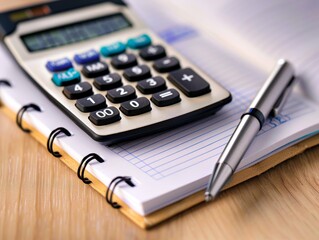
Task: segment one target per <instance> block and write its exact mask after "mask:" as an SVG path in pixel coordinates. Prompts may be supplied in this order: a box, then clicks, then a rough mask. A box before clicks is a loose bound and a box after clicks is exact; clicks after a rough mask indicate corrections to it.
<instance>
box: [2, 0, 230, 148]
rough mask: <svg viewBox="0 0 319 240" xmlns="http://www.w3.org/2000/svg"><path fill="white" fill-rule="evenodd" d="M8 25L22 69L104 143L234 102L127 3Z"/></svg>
mask: <svg viewBox="0 0 319 240" xmlns="http://www.w3.org/2000/svg"><path fill="white" fill-rule="evenodd" d="M0 21H1V26H2V29H1V30H0V31H1V38H2V39H3V41H4V43H5V45H6V46H7V48H8V49H9V51H10V52H11V53H12V56H13V57H14V59H15V60H16V61H17V63H18V64H19V65H20V66H21V67H22V69H23V70H24V71H25V72H26V73H27V74H28V76H29V77H30V79H32V80H33V81H34V82H35V83H36V84H37V86H39V87H40V89H41V90H43V92H44V93H45V94H46V95H47V96H48V97H49V98H50V99H51V100H52V101H53V102H54V103H55V104H56V105H57V106H58V107H59V108H61V109H62V110H63V111H64V113H65V114H67V115H68V116H69V117H70V118H71V119H72V120H73V121H74V122H75V123H76V124H77V125H78V126H80V127H81V128H82V129H83V130H84V131H85V132H87V133H88V134H89V135H90V136H91V137H92V138H93V139H95V140H97V141H101V142H105V143H107V144H112V143H116V142H121V141H126V140H130V139H135V138H137V137H141V136H144V135H147V134H152V133H157V132H159V131H163V130H166V129H170V128H173V127H177V126H181V125H183V124H186V123H189V122H191V121H195V120H197V119H201V118H203V117H206V116H208V115H211V114H213V113H215V112H216V111H218V110H219V109H221V108H222V107H223V106H224V105H225V104H227V103H229V102H230V101H231V94H230V93H229V92H228V91H227V90H226V89H224V88H223V87H222V86H221V85H220V84H219V83H218V82H217V81H216V80H214V79H212V78H211V77H209V76H208V75H207V74H205V73H204V72H203V71H202V70H200V68H199V67H197V66H195V65H194V64H192V63H191V62H190V61H188V60H187V59H186V58H185V57H183V56H182V55H181V54H179V53H178V52H177V51H175V50H174V49H173V48H172V47H171V46H169V45H168V44H167V43H165V42H164V41H163V40H161V39H160V38H159V37H158V36H157V35H156V34H154V33H153V32H152V31H151V30H150V29H149V28H147V27H146V26H145V25H144V24H143V23H142V22H141V21H140V20H139V19H138V18H137V17H136V16H135V15H134V13H133V12H132V10H130V9H129V7H128V6H126V5H125V4H124V3H123V2H122V1H117V0H114V1H97V0H91V1H87V0H86V1H54V2H50V3H45V4H40V5H34V6H32V7H29V8H25V9H19V10H15V11H11V12H6V13H3V14H1V16H0ZM57 121H59V119H57Z"/></svg>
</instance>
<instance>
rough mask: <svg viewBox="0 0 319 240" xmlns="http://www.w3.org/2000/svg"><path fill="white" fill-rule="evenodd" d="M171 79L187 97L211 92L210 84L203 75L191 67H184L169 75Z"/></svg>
mask: <svg viewBox="0 0 319 240" xmlns="http://www.w3.org/2000/svg"><path fill="white" fill-rule="evenodd" d="M168 80H170V81H171V82H172V83H173V84H174V85H175V86H176V87H178V89H179V90H181V91H182V92H183V93H184V94H185V95H186V96H187V97H198V96H201V95H204V94H206V93H209V92H210V91H211V90H210V86H209V84H208V82H206V81H205V80H204V79H203V78H202V77H201V76H199V75H198V74H197V73H196V72H195V71H194V70H192V69H191V68H184V69H180V70H177V71H174V72H171V73H170V74H169V75H168Z"/></svg>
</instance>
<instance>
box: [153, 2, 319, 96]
mask: <svg viewBox="0 0 319 240" xmlns="http://www.w3.org/2000/svg"><path fill="white" fill-rule="evenodd" d="M159 3H160V2H159ZM161 4H163V3H161ZM171 4H174V7H171V8H170V9H174V12H175V14H177V12H178V11H177V10H176V9H179V10H180V13H179V14H178V15H183V14H187V16H188V18H187V19H188V20H189V19H191V21H192V23H194V25H196V27H200V28H202V29H205V31H206V32H209V33H211V34H212V35H214V36H216V35H217V36H218V37H220V38H222V41H220V42H221V43H224V47H226V46H227V45H228V46H231V47H232V51H233V52H234V54H235V53H237V54H238V55H240V56H241V57H242V58H243V59H245V60H246V61H248V62H249V63H250V64H252V65H255V66H256V67H258V68H261V69H264V70H266V69H269V68H270V66H271V65H272V63H273V62H274V61H275V60H276V59H278V58H282V57H284V58H287V59H289V60H290V61H291V62H292V63H293V65H294V67H295V69H296V73H297V75H298V76H299V77H300V78H301V79H302V81H301V84H300V87H301V90H302V93H303V94H304V95H305V96H307V97H309V98H311V99H312V100H315V101H316V102H319V95H318V92H319V85H318V84H317V82H318V74H319V70H318V67H317V66H318V64H319V48H318V39H319V31H318V28H319V14H318V12H319V2H318V1H316V0H305V1H297V0H294V1H291V0H270V1H263V2H262V3H260V2H258V1H253V0H239V1H229V0H219V1H210V0H199V1H190V0H188V1H181V0H173V1H171ZM199 13H200V17H198V16H199ZM217 39H218V38H217Z"/></svg>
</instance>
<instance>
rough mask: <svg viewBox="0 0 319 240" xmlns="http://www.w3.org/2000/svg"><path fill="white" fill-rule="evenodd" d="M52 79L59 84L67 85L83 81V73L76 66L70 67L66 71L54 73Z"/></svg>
mask: <svg viewBox="0 0 319 240" xmlns="http://www.w3.org/2000/svg"><path fill="white" fill-rule="evenodd" d="M52 81H53V82H54V84H55V85H57V86H59V87H60V86H67V85H71V84H75V83H78V82H80V81H81V74H80V73H79V72H78V71H76V70H75V69H74V68H70V69H68V70H66V71H64V72H59V73H54V74H53V77H52Z"/></svg>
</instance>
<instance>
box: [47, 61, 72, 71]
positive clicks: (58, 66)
mask: <svg viewBox="0 0 319 240" xmlns="http://www.w3.org/2000/svg"><path fill="white" fill-rule="evenodd" d="M46 67H47V69H48V70H49V71H51V72H60V71H65V70H67V69H69V68H72V67H73V65H72V62H71V61H70V59H68V58H61V59H58V60H55V61H48V62H47V64H46Z"/></svg>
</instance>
